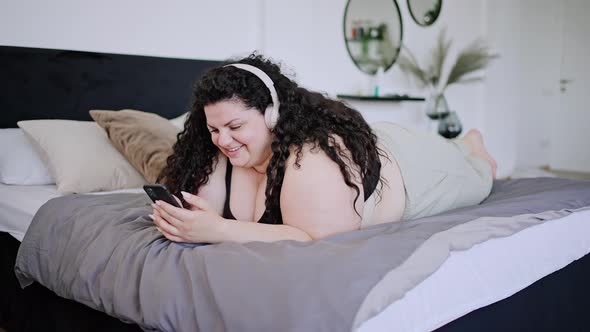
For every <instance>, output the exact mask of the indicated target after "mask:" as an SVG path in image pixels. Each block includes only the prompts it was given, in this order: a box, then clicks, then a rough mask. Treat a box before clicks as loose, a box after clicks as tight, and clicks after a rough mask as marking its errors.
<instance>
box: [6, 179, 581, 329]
mask: <svg viewBox="0 0 590 332" xmlns="http://www.w3.org/2000/svg"><path fill="white" fill-rule="evenodd" d="M139 191H141V189H130V190H119V191H115V192H139ZM103 193H106V192H103ZM97 194H101V193H97ZM60 195H61V194H60V193H59V192H57V190H56V187H55V186H54V185H48V186H8V185H0V231H4V232H9V233H10V234H11V235H12V236H13V237H15V238H17V239H18V240H19V241H20V240H22V238H23V236H24V233H25V232H26V229H27V228H28V226H29V224H30V223H31V220H32V218H33V215H34V214H35V213H36V211H37V210H38V209H39V207H40V206H41V205H43V204H44V203H45V202H46V201H47V200H49V199H51V198H54V197H58V196H60ZM589 219H590V210H585V211H580V212H576V213H573V214H570V215H568V216H566V217H564V218H561V219H556V220H552V221H548V222H546V223H543V224H540V225H538V226H534V227H530V228H527V229H525V230H523V231H521V232H519V233H516V234H515V235H513V236H510V237H505V238H497V239H493V240H489V241H486V242H484V243H481V244H479V245H476V246H474V247H473V248H471V249H470V250H466V251H455V252H452V253H451V255H450V257H449V258H448V259H447V261H446V262H445V263H444V264H443V265H442V266H441V267H440V268H439V269H438V270H437V271H436V272H435V273H433V274H432V275H431V276H429V277H428V278H427V279H425V280H424V281H423V282H422V283H420V284H419V285H418V286H416V287H415V288H414V289H412V290H411V291H409V292H408V293H407V294H406V295H405V296H404V297H403V298H402V299H400V300H398V301H396V302H394V303H392V304H390V305H389V306H388V307H387V308H386V309H385V310H383V311H382V312H381V313H380V314H379V315H377V316H375V317H373V318H372V319H370V320H368V321H366V322H365V323H364V324H363V325H361V327H360V328H359V331H363V332H368V331H431V330H433V329H436V328H438V327H440V326H443V325H444V324H446V323H448V322H450V321H452V320H454V319H456V318H458V317H461V316H463V315H465V314H467V313H469V312H471V311H473V310H476V309H478V308H480V307H483V306H486V305H488V304H491V303H494V302H497V301H499V300H502V299H504V298H506V297H509V296H511V295H512V294H514V293H516V292H518V291H520V290H522V289H524V288H526V287H527V286H528V285H530V284H532V283H533V282H535V281H537V280H539V279H541V278H542V277H544V276H546V275H548V274H550V273H552V272H554V271H557V270H559V269H561V268H563V267H564V266H566V265H567V264H569V263H571V262H573V261H574V260H576V259H578V258H580V257H583V256H584V255H586V254H588V252H589V251H590V250H589V249H590V238H588V237H587V234H590V223H589V222H587V221H588V220H589ZM440 285H445V287H440Z"/></svg>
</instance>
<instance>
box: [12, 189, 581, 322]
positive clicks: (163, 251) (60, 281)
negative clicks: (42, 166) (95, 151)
mask: <svg viewBox="0 0 590 332" xmlns="http://www.w3.org/2000/svg"><path fill="white" fill-rule="evenodd" d="M147 203H148V200H147V197H144V195H142V194H113V195H105V196H90V195H89V196H85V195H71V196H65V197H60V198H56V199H53V200H51V201H49V202H48V203H47V204H45V205H44V206H43V207H42V208H41V209H40V210H39V212H38V213H37V214H36V216H35V218H34V220H33V222H32V224H31V226H30V228H29V230H28V232H27V234H26V235H25V238H24V239H23V242H22V244H21V246H20V250H19V253H18V257H17V263H16V267H15V270H16V273H17V276H18V278H19V280H20V282H21V284H22V285H23V286H25V285H28V284H30V283H31V282H32V281H39V282H40V283H41V284H43V285H44V286H46V287H48V288H49V289H51V290H53V291H55V292H56V293H57V294H58V295H60V296H62V297H65V298H69V299H74V300H76V301H79V302H82V303H84V304H86V305H88V306H90V307H92V308H96V309H98V310H101V311H104V312H106V313H108V314H110V315H113V316H115V317H118V318H120V319H122V320H125V321H132V322H136V323H137V324H139V325H140V326H141V327H142V328H143V329H145V330H162V331H221V330H227V331H344V330H351V329H354V328H356V327H358V326H359V325H360V324H361V323H362V322H364V321H365V320H367V319H368V318H370V317H372V316H373V315H375V314H377V313H379V312H380V310H382V309H383V308H384V307H385V306H386V305H388V304H389V303H391V302H393V301H395V300H396V299H399V298H400V297H402V296H403V294H404V293H405V292H407V291H408V290H409V289H411V288H412V287H414V286H415V285H417V284H418V283H420V282H421V281H422V280H423V279H424V278H426V277H427V276H428V275H430V274H431V273H432V272H434V271H435V270H436V269H437V268H438V267H439V266H440V265H441V264H442V263H443V262H444V260H445V259H446V257H447V256H448V255H449V253H450V251H452V250H464V249H467V248H469V247H471V246H473V245H475V244H477V243H480V242H483V241H486V240H487V239H490V238H494V237H500V236H509V235H511V234H514V233H516V232H518V231H520V230H522V229H524V228H526V227H529V226H532V225H536V224H539V223H542V222H544V221H545V220H548V219H553V218H559V217H561V216H564V215H566V214H569V213H571V212H572V211H574V210H576V209H583V208H585V207H588V206H590V182H579V181H570V180H563V179H551V178H539V179H524V180H515V181H507V182H496V183H495V184H494V188H493V190H492V193H491V195H490V197H489V198H488V199H487V200H486V201H484V202H483V203H482V204H480V205H479V206H476V207H471V208H463V209H457V210H454V211H450V212H447V213H444V214H441V215H438V216H433V217H428V218H423V219H419V220H414V221H409V222H406V223H404V224H403V225H402V226H401V227H400V228H399V229H398V228H397V226H395V225H394V224H382V225H377V226H374V227H371V228H368V229H364V230H361V231H354V232H349V233H344V234H339V235H336V236H332V237H330V238H327V239H324V240H321V241H314V242H309V243H298V242H295V241H282V242H277V243H256V242H254V243H247V244H237V243H222V244H217V245H204V246H199V245H186V244H177V243H173V242H170V241H168V240H166V239H165V238H163V237H162V236H161V235H160V234H159V233H158V232H157V231H156V230H155V228H154V226H153V224H152V222H151V221H150V220H149V219H148V218H147V214H148V213H150V207H149V206H146V204H147Z"/></svg>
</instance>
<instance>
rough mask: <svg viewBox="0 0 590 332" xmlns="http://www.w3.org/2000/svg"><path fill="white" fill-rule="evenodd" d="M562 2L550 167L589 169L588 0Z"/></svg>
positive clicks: (589, 44) (577, 169)
mask: <svg viewBox="0 0 590 332" xmlns="http://www.w3.org/2000/svg"><path fill="white" fill-rule="evenodd" d="M562 4H563V35H562V36H563V40H562V63H561V80H560V85H561V98H560V99H561V102H560V104H561V105H560V106H561V107H560V109H559V110H557V111H556V112H552V133H551V137H552V140H551V156H550V167H551V169H555V170H565V171H575V172H587V173H590V42H589V41H590V20H589V19H588V13H590V1H588V0H566V1H563V2H562ZM556 47H557V45H556Z"/></svg>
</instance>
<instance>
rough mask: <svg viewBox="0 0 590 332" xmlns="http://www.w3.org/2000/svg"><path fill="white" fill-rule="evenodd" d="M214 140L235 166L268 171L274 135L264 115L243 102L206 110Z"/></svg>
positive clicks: (225, 101) (235, 101)
mask: <svg viewBox="0 0 590 332" xmlns="http://www.w3.org/2000/svg"><path fill="white" fill-rule="evenodd" d="M205 116H206V117H207V128H208V129H209V131H210V132H211V140H212V141H213V144H215V145H216V146H217V147H218V148H219V150H221V152H222V153H223V154H225V155H226V156H227V157H228V159H229V161H230V162H231V164H232V165H233V166H238V167H251V168H255V169H256V171H258V172H259V173H263V172H265V171H266V166H267V165H268V162H269V160H270V157H271V155H272V150H271V148H270V143H271V141H272V134H271V132H270V130H269V129H268V128H267V127H266V124H265V123H264V115H262V114H261V113H260V112H259V111H258V110H256V109H253V108H248V107H247V106H246V105H245V104H244V103H243V102H242V101H239V100H234V99H230V100H223V101H220V102H217V103H214V104H210V105H207V106H205Z"/></svg>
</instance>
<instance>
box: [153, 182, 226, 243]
mask: <svg viewBox="0 0 590 332" xmlns="http://www.w3.org/2000/svg"><path fill="white" fill-rule="evenodd" d="M182 197H183V198H184V200H185V201H186V202H187V203H188V204H189V205H190V206H189V208H187V209H181V208H177V207H175V206H172V205H170V204H168V203H166V202H163V201H156V203H155V204H152V207H153V208H154V210H153V214H151V215H150V217H151V218H152V219H153V220H154V223H155V224H156V227H157V228H158V231H160V232H161V233H162V234H163V235H164V236H165V237H166V238H167V239H169V240H170V241H174V242H190V243H197V242H215V238H216V232H217V231H218V229H219V227H220V226H221V223H220V221H221V220H223V218H222V217H221V216H220V215H219V214H217V212H216V211H215V210H213V209H212V208H211V207H210V205H209V203H208V202H207V201H206V200H205V199H203V198H201V197H199V196H196V195H192V194H189V193H186V192H182Z"/></svg>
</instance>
